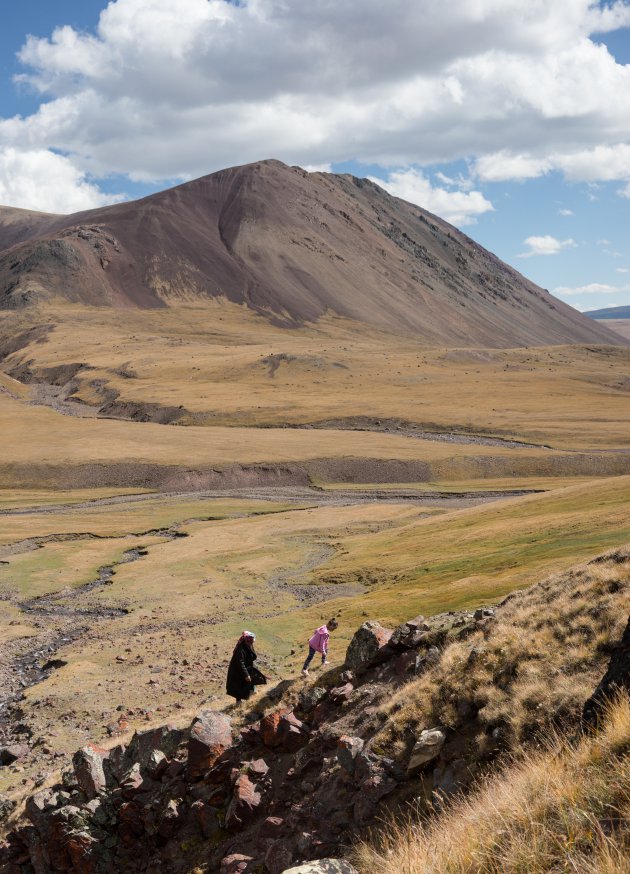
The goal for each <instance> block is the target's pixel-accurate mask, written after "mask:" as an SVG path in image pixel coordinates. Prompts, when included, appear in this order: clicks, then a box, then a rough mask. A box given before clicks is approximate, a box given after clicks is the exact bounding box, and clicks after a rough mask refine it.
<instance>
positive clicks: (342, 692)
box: [329, 683, 354, 704]
mask: <svg viewBox="0 0 630 874" xmlns="http://www.w3.org/2000/svg"><path fill="white" fill-rule="evenodd" d="M353 691H354V686H353V685H352V683H345V684H344V685H343V686H335V688H334V689H331V690H330V696H329V697H330V700H331V701H332V702H333V704H343V702H344V701H347V700H348V699H349V698H350V696H351V695H352V693H353Z"/></svg>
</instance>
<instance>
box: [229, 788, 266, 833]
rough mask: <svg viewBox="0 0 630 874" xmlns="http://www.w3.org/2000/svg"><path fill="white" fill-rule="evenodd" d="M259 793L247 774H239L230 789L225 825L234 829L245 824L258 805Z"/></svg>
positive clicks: (252, 815) (259, 800) (253, 814)
mask: <svg viewBox="0 0 630 874" xmlns="http://www.w3.org/2000/svg"><path fill="white" fill-rule="evenodd" d="M260 802H261V795H260V792H258V791H257V790H256V786H255V785H254V784H253V783H252V781H251V780H250V779H249V777H248V776H247V774H241V776H240V777H239V778H238V780H237V781H236V783H235V784H234V788H233V790H232V800H231V801H230V804H229V806H228V809H227V811H226V814H225V825H226V827H227V828H228V829H231V830H236V829H239V828H242V827H243V826H244V825H247V823H249V822H250V821H251V820H252V819H253V817H254V816H255V814H256V812H257V809H258V807H259V806H260Z"/></svg>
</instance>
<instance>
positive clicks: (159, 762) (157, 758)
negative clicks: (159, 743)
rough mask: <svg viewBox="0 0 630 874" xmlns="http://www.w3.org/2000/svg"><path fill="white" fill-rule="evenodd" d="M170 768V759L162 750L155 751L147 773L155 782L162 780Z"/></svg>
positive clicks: (150, 757) (148, 764) (150, 759)
mask: <svg viewBox="0 0 630 874" xmlns="http://www.w3.org/2000/svg"><path fill="white" fill-rule="evenodd" d="M167 767H168V759H167V758H166V756H165V755H164V753H163V752H162V750H153V752H152V753H151V755H150V756H149V761H148V762H147V772H148V774H149V776H150V777H151V778H152V779H153V780H160V779H161V777H162V774H163V773H164V771H166V769H167Z"/></svg>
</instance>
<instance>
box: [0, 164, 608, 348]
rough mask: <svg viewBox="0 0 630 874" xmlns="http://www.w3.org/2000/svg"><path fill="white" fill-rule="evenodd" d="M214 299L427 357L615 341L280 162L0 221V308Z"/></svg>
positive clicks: (477, 257) (429, 218)
mask: <svg viewBox="0 0 630 874" xmlns="http://www.w3.org/2000/svg"><path fill="white" fill-rule="evenodd" d="M51 297H52V298H54V297H57V298H62V299H66V300H69V301H74V302H80V303H84V304H89V305H98V306H112V307H129V306H136V307H167V306H173V305H176V304H177V303H178V302H199V301H200V300H203V299H207V298H215V297H225V298H226V299H228V300H230V301H232V302H235V303H238V304H244V305H246V306H247V307H249V308H250V309H252V310H254V311H255V312H257V313H261V314H263V315H265V316H266V317H268V318H269V319H270V320H272V321H273V322H275V323H276V324H281V325H284V326H286V327H294V326H299V325H301V324H304V323H307V322H316V321H317V320H318V319H319V318H320V317H322V316H323V315H324V314H333V315H334V314H336V315H338V316H342V317H345V318H347V319H352V320H355V321H358V322H361V323H363V324H367V325H371V326H374V327H377V328H380V329H383V330H387V331H391V332H395V333H404V334H411V335H414V336H416V337H417V338H418V339H419V340H421V341H423V342H426V343H429V344H435V345H467V346H475V345H479V346H486V347H487V346H494V347H513V346H525V345H546V344H564V343H623V342H624V340H623V338H620V337H619V335H616V334H614V333H612V332H611V331H609V330H608V329H607V328H606V327H604V326H601V325H597V324H595V323H594V322H593V319H589V318H586V317H585V316H584V315H582V314H581V313H578V312H577V311H576V310H574V309H572V308H571V307H569V306H568V305H566V304H564V303H562V302H561V301H558V300H556V299H555V298H553V297H552V296H551V295H550V294H548V293H547V292H546V291H544V290H543V289H541V288H539V287H538V286H536V285H534V283H532V282H530V281H529V280H527V279H525V278H524V277H523V276H522V275H521V274H520V273H518V272H517V271H515V270H513V269H512V268H511V267H509V266H508V265H507V264H504V263H503V262H502V261H500V260H499V259H498V258H497V257H496V256H494V255H493V254H492V253H490V252H488V251H487V250H485V249H483V248H482V247H481V246H479V245H478V244H477V243H475V242H474V241H473V240H471V239H470V238H469V237H467V236H466V235H465V234H463V233H461V232H460V231H458V230H457V229H456V228H454V227H452V226H451V225H449V224H448V223H447V222H445V221H442V220H441V219H439V218H437V217H436V216H434V215H432V214H431V213H428V212H426V211H425V210H423V209H420V208H419V207H417V206H414V205H412V204H410V203H407V202H405V201H402V200H399V199H397V198H395V197H391V196H390V195H389V194H387V193H386V192H385V191H383V190H382V189H381V188H379V187H378V186H377V185H375V184H373V183H372V182H370V181H368V180H366V179H357V178H355V177H352V176H348V175H335V174H328V173H307V172H306V171H304V170H302V169H300V168H298V167H287V166H286V165H285V164H282V163H281V162H279V161H274V160H270V161H261V162H259V163H256V164H249V165H246V166H242V167H233V168H231V169H228V170H222V171H220V172H218V173H214V174H212V175H210V176H205V177H203V178H201V179H197V180H195V181H193V182H188V183H186V184H184V185H179V186H177V187H176V188H172V189H169V190H168V191H163V192H161V193H158V194H154V195H152V196H150V197H146V198H144V199H142V200H138V201H134V202H130V203H122V204H117V205H114V206H109V207H104V208H101V209H95V210H91V211H88V212H82V213H77V214H74V215H70V216H52V215H44V214H39V213H33V212H28V211H25V210H15V209H9V208H0V308H5V309H6V308H14V307H20V306H24V305H27V304H29V303H32V302H36V301H38V300H41V299H47V298H51Z"/></svg>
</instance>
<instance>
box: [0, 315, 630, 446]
mask: <svg viewBox="0 0 630 874" xmlns="http://www.w3.org/2000/svg"><path fill="white" fill-rule="evenodd" d="M19 320H22V322H23V323H24V327H27V326H30V325H31V324H32V323H33V322H39V323H40V324H54V325H55V328H54V330H53V331H52V332H51V333H50V334H48V336H47V337H46V338H45V339H44V340H43V341H41V342H36V343H32V344H31V345H30V346H29V347H28V352H27V357H28V358H29V360H32V361H33V362H34V366H37V367H41V368H46V367H56V366H58V365H60V364H64V363H74V362H83V363H86V364H89V365H90V367H91V369H90V370H89V371H86V372H85V373H84V374H79V375H78V377H77V380H78V383H79V387H78V391H77V394H76V396H77V397H78V398H80V399H83V400H85V401H86V402H88V403H102V400H103V396H102V394H99V392H98V391H97V389H96V388H95V387H94V385H93V384H94V383H95V381H104V383H105V384H106V385H107V386H108V387H110V388H112V389H115V390H116V391H117V392H119V395H120V397H119V400H121V401H130V402H134V403H152V404H158V405H161V406H172V407H179V406H181V407H183V408H184V409H185V410H187V411H189V412H190V413H191V414H192V417H191V418H190V419H189V420H186V419H184V422H186V421H189V422H191V423H197V424H210V425H223V424H229V425H251V426H258V425H266V426H273V425H282V424H285V423H302V422H317V421H321V420H326V419H336V418H347V417H356V416H370V417H382V418H393V419H398V418H400V419H403V420H407V421H411V422H417V423H425V424H429V425H432V426H436V427H438V428H445V429H448V428H451V427H454V428H459V429H461V428H464V429H470V430H471V431H473V432H476V433H482V434H486V433H487V434H499V435H502V436H505V437H516V438H520V439H525V440H526V441H530V442H534V443H550V444H551V445H554V446H558V447H572V448H577V447H590V446H596V447H604V446H608V447H620V446H627V435H628V431H629V425H630V410H629V404H628V389H627V384H626V381H625V375H626V374H627V372H628V368H629V365H630V349H628V348H624V347H606V346H601V347H587V346H557V347H544V348H524V349H508V350H497V349H479V348H470V349H450V350H448V349H444V348H438V347H432V348H427V347H423V346H420V345H419V344H418V343H416V342H415V341H414V340H413V338H405V337H400V336H392V335H389V334H386V333H383V332H379V331H376V330H375V329H371V328H367V327H366V326H364V325H359V324H356V323H353V322H351V321H348V320H344V319H341V318H327V319H323V320H321V321H320V322H318V323H317V324H316V325H310V326H304V327H301V328H295V329H293V330H286V329H281V328H279V327H277V326H274V325H271V324H270V323H268V322H267V321H266V320H265V319H263V318H262V317H260V316H256V315H255V314H253V313H251V312H249V311H247V309H246V308H244V307H239V306H235V305H232V304H228V303H226V302H218V301H214V302H209V303H208V304H207V305H204V306H178V307H173V308H170V309H168V310H155V311H134V310H129V311H128V312H126V315H125V320H124V322H123V321H121V320H120V318H119V316H118V314H117V313H116V311H113V310H107V309H105V308H102V309H94V308H89V307H78V306H72V305H68V306H55V307H40V308H39V309H38V310H31V311H29V312H28V313H24V314H19V315H16V314H15V313H11V314H9V315H8V314H0V329H1V328H2V324H3V323H4V324H5V325H6V326H8V325H9V324H10V325H12V326H16V325H17V324H18V323H19ZM6 329H7V328H5V330H6ZM13 330H15V327H14V328H13ZM9 366H10V363H7V364H5V365H4V367H5V369H7V368H8V367H9ZM541 398H545V404H544V405H541ZM543 406H544V408H543Z"/></svg>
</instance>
